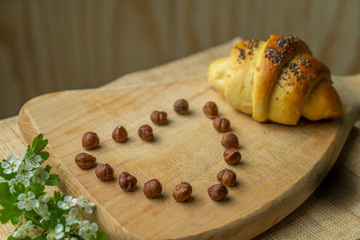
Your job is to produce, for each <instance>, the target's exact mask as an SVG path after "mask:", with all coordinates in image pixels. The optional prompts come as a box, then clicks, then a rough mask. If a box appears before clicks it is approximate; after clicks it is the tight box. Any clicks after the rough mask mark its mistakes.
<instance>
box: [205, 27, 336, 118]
mask: <svg viewBox="0 0 360 240" xmlns="http://www.w3.org/2000/svg"><path fill="white" fill-rule="evenodd" d="M208 81H209V83H210V85H211V86H212V87H213V88H215V89H216V90H217V91H218V92H220V93H221V94H222V95H224V96H225V99H226V101H227V102H228V103H229V104H230V105H231V106H233V107H234V108H236V109H238V110H240V111H242V112H244V113H246V114H249V115H252V117H253V119H255V120H256V121H259V122H265V121H272V122H277V123H281V124H286V125H296V124H297V122H298V121H299V119H300V117H301V116H303V117H305V118H307V119H309V120H312V121H317V120H321V119H333V118H336V117H338V116H340V114H341V112H342V104H341V101H340V98H339V96H338V94H337V92H336V90H335V89H334V88H333V86H332V81H331V78H330V71H329V69H328V68H327V67H326V66H325V65H324V64H323V63H321V62H320V61H319V60H317V59H316V58H314V57H313V56H312V55H311V52H310V49H309V48H308V46H307V45H306V44H305V43H304V42H303V41H302V40H300V39H299V38H297V37H294V36H290V35H287V34H273V35H271V36H270V39H269V40H268V41H267V42H264V41H258V40H247V41H241V42H239V43H238V44H236V45H235V46H234V47H233V48H232V50H231V53H230V56H229V57H226V58H220V59H217V60H215V61H213V62H212V63H211V64H210V66H209V71H208Z"/></svg>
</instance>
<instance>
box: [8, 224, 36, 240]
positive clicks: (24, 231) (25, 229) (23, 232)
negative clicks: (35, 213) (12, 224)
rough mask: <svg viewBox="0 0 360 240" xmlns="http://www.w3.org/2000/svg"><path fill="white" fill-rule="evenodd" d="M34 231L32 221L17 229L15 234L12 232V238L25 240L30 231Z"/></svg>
mask: <svg viewBox="0 0 360 240" xmlns="http://www.w3.org/2000/svg"><path fill="white" fill-rule="evenodd" d="M34 229H35V226H34V225H33V224H32V221H28V222H27V223H26V224H24V225H22V226H20V227H18V229H16V231H15V232H13V234H12V236H13V237H14V238H25V237H26V236H29V234H30V233H31V231H32V230H34Z"/></svg>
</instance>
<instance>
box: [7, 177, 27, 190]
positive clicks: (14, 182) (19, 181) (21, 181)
mask: <svg viewBox="0 0 360 240" xmlns="http://www.w3.org/2000/svg"><path fill="white" fill-rule="evenodd" d="M21 185H24V187H28V186H29V185H30V181H29V179H28V178H25V177H24V176H22V175H16V177H15V178H13V179H11V180H10V181H9V186H10V192H11V193H14V192H15V188H14V186H21Z"/></svg>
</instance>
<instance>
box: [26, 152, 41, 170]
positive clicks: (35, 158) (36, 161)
mask: <svg viewBox="0 0 360 240" xmlns="http://www.w3.org/2000/svg"><path fill="white" fill-rule="evenodd" d="M25 161H26V164H27V165H30V166H32V168H38V167H40V164H41V163H43V162H44V159H42V157H41V156H40V155H35V154H31V155H30V156H27V155H26V154H25Z"/></svg>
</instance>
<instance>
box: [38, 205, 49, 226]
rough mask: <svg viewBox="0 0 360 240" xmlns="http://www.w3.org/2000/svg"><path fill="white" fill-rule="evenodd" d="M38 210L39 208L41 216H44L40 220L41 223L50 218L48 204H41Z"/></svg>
mask: <svg viewBox="0 0 360 240" xmlns="http://www.w3.org/2000/svg"><path fill="white" fill-rule="evenodd" d="M38 210H39V214H40V216H41V217H42V218H41V220H40V223H42V222H43V221H48V220H50V212H49V210H48V206H47V205H46V204H40V205H39V208H38Z"/></svg>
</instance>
